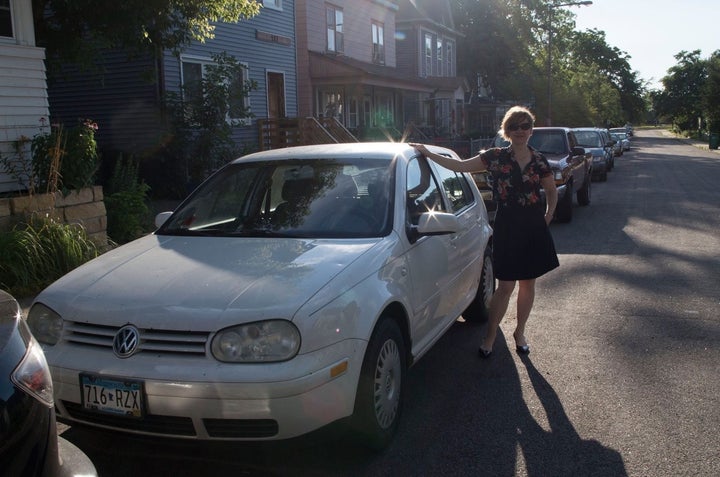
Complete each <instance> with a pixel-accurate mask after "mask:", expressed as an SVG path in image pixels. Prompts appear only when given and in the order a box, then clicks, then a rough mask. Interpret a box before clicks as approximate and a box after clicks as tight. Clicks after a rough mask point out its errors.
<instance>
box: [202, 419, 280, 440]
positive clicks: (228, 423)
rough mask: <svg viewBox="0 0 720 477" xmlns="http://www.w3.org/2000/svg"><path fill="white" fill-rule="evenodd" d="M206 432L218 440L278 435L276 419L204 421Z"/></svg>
mask: <svg viewBox="0 0 720 477" xmlns="http://www.w3.org/2000/svg"><path fill="white" fill-rule="evenodd" d="M203 424H205V430H206V431H207V433H208V435H209V436H210V437H218V438H223V437H224V438H226V439H228V438H235V439H243V438H244V439H248V438H261V437H272V436H274V435H276V434H277V433H278V423H277V421H275V420H274V419H203Z"/></svg>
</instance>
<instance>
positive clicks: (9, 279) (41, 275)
mask: <svg viewBox="0 0 720 477" xmlns="http://www.w3.org/2000/svg"><path fill="white" fill-rule="evenodd" d="M99 254H100V249H99V247H98V245H97V244H95V242H93V241H92V240H91V239H90V238H89V237H88V236H87V234H86V233H85V230H84V229H83V228H82V227H80V226H78V225H68V224H62V223H58V222H55V221H54V220H52V219H48V218H35V219H33V220H31V221H30V223H28V224H20V225H18V226H16V227H15V228H14V229H12V230H11V231H9V232H0V288H2V289H4V290H7V291H8V292H9V293H11V294H12V295H14V296H16V297H24V296H29V295H33V294H36V293H38V292H39V291H40V290H42V289H43V288H45V287H46V286H48V285H49V284H50V283H52V282H53V281H55V280H57V279H58V278H60V277H61V276H63V275H64V274H66V273H67V272H69V271H71V270H72V269H74V268H77V267H78V266H80V265H82V264H83V263H85V262H87V261H88V260H91V259H93V258H95V257H97V256H98V255H99Z"/></svg>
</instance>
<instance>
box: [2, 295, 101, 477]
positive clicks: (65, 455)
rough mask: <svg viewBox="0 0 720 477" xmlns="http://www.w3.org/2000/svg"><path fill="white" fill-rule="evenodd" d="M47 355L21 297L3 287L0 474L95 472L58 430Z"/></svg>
mask: <svg viewBox="0 0 720 477" xmlns="http://www.w3.org/2000/svg"><path fill="white" fill-rule="evenodd" d="M53 406H54V402H53V385H52V381H51V379H50V370H49V368H48V365H47V363H46V362H45V355H44V354H43V351H42V349H41V348H40V345H39V344H38V342H37V341H35V338H34V337H33V336H32V334H31V333H30V330H29V329H28V327H27V325H26V324H25V320H24V319H23V318H22V313H21V311H20V306H19V305H18V302H17V301H16V300H15V299H14V298H13V297H12V296H11V295H9V294H8V293H6V292H4V291H2V290H0V476H3V477H5V476H7V477H17V476H28V477H30V476H43V477H46V476H70V475H83V476H96V475H97V473H96V471H95V466H94V465H93V464H92V462H91V461H90V459H89V458H88V457H87V456H86V455H85V454H84V453H83V452H82V451H81V450H80V449H78V448H77V447H75V446H74V445H73V444H71V443H70V442H68V441H66V440H65V439H63V438H62V437H59V436H58V435H57V427H56V426H57V425H56V423H55V409H54V407H53Z"/></svg>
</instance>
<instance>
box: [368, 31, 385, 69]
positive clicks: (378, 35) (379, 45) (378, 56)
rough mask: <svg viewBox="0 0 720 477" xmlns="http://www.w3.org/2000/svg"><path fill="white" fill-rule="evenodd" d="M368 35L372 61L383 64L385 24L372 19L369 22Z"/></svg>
mask: <svg viewBox="0 0 720 477" xmlns="http://www.w3.org/2000/svg"><path fill="white" fill-rule="evenodd" d="M370 35H371V40H372V62H373V63H376V64H379V65H384V64H385V24H384V23H382V22H379V21H376V20H373V21H372V22H371V24H370Z"/></svg>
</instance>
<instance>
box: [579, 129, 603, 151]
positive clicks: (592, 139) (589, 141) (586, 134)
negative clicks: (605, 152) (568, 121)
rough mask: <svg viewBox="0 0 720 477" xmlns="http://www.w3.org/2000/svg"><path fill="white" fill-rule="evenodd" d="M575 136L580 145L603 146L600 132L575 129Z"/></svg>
mask: <svg viewBox="0 0 720 477" xmlns="http://www.w3.org/2000/svg"><path fill="white" fill-rule="evenodd" d="M575 138H577V142H578V146H580V147H603V144H602V140H601V138H600V134H598V133H596V132H593V131H575Z"/></svg>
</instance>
